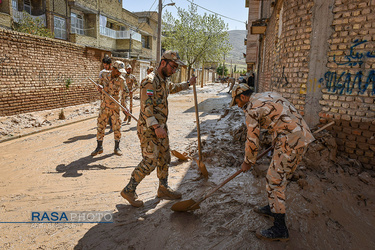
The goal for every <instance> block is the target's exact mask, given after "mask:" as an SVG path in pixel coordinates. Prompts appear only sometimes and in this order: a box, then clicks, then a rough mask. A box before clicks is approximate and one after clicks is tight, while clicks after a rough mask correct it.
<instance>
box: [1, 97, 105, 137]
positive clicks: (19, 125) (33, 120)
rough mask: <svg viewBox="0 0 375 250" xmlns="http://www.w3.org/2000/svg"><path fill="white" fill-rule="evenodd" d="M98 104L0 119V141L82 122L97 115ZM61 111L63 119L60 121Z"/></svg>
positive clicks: (97, 102)
mask: <svg viewBox="0 0 375 250" xmlns="http://www.w3.org/2000/svg"><path fill="white" fill-rule="evenodd" d="M99 105H100V102H99V101H96V102H93V103H90V104H82V105H77V106H71V107H66V108H63V109H52V110H44V111H38V112H32V113H25V114H19V115H12V116H6V117H0V140H2V139H6V138H12V137H15V136H19V135H24V134H27V133H29V132H36V131H39V130H43V129H45V128H47V127H52V126H58V125H61V124H64V123H70V122H73V121H75V120H82V119H85V118H88V117H91V116H94V115H97V114H98V108H99ZM62 110H63V112H64V116H65V119H60V118H59V117H60V113H61V111H62Z"/></svg>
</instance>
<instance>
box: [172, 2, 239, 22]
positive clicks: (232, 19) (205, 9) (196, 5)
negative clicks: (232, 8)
mask: <svg viewBox="0 0 375 250" xmlns="http://www.w3.org/2000/svg"><path fill="white" fill-rule="evenodd" d="M186 1H188V2H189V3H191V4H194V5H196V6H198V7H199V8H202V9H204V10H207V11H209V12H211V13H214V14H216V15H218V16H222V17H224V18H227V19H230V20H233V21H236V22H240V23H244V24H246V22H244V21H240V20H237V19H234V18H231V17H227V16H224V15H222V14H219V13H217V12H215V11H212V10H209V9H207V8H205V7H202V6H200V5H198V4H196V3H193V2H192V1H190V0H186ZM172 2H173V1H172Z"/></svg>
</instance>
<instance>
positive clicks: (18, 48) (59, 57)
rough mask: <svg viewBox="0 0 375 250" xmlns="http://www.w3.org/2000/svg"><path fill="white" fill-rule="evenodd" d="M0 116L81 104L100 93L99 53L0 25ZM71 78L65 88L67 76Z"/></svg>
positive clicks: (92, 99) (91, 99)
mask: <svg viewBox="0 0 375 250" xmlns="http://www.w3.org/2000/svg"><path fill="white" fill-rule="evenodd" d="M0 41H1V42H0V51H1V54H0V116H7V115H13V114H19V113H25V112H32V111H38V110H46V109H54V108H60V107H66V106H71V105H78V104H82V103H87V102H90V101H94V100H97V99H98V98H99V94H98V92H97V90H96V89H95V88H94V86H93V84H91V83H89V81H88V80H87V79H86V77H87V76H91V77H93V78H94V79H96V78H97V76H98V73H99V70H100V68H101V62H100V56H101V54H100V53H96V52H95V51H92V50H87V49H86V48H85V47H83V46H78V45H76V44H72V43H69V42H64V41H59V40H55V39H49V38H43V37H38V36H33V35H28V34H24V33H18V32H14V31H9V30H4V29H1V28H0ZM69 78H70V79H72V81H73V82H72V84H71V86H70V87H69V89H66V87H65V85H66V81H67V79H69Z"/></svg>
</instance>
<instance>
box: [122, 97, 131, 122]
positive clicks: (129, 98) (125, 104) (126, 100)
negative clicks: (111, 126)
mask: <svg viewBox="0 0 375 250" xmlns="http://www.w3.org/2000/svg"><path fill="white" fill-rule="evenodd" d="M128 100H129V112H130V113H131V114H133V92H129V93H128V94H127V95H126V96H125V100H123V101H122V103H121V104H122V105H123V106H124V107H127V103H128ZM124 115H125V116H127V119H131V118H130V116H128V115H127V114H126V113H125V112H124ZM129 121H130V120H129Z"/></svg>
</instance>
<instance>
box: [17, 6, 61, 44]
mask: <svg viewBox="0 0 375 250" xmlns="http://www.w3.org/2000/svg"><path fill="white" fill-rule="evenodd" d="M22 16H23V17H22V19H21V22H20V23H19V24H17V25H16V27H15V30H16V31H18V32H23V33H29V34H32V35H37V36H44V37H49V38H53V37H54V36H53V34H52V32H51V31H50V30H49V29H47V28H46V27H45V26H44V23H43V20H42V19H41V18H35V19H34V18H33V17H32V16H30V14H29V13H27V12H26V11H24V12H22Z"/></svg>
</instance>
